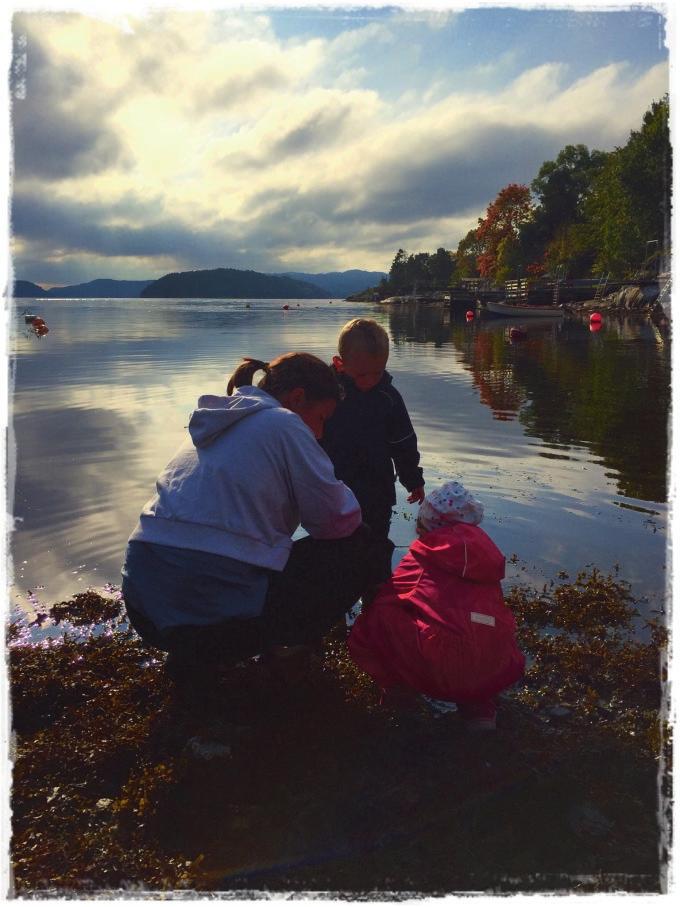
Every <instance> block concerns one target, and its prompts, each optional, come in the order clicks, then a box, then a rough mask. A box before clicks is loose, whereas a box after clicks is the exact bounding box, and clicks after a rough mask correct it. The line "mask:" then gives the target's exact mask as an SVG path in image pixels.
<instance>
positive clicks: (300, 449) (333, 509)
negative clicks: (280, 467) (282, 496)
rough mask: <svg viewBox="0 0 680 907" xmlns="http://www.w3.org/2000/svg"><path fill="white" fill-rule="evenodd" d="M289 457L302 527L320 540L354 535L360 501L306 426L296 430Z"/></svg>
mask: <svg viewBox="0 0 680 907" xmlns="http://www.w3.org/2000/svg"><path fill="white" fill-rule="evenodd" d="M290 440H292V439H289V442H290ZM286 457H287V461H288V476H289V481H290V486H291V492H292V495H293V499H294V501H295V503H296V505H297V508H298V511H299V515H300V523H301V524H302V528H303V529H304V530H305V531H306V532H308V533H309V534H310V535H311V536H312V538H316V539H340V538H345V537H346V536H348V535H351V534H352V533H353V532H354V530H355V529H357V528H358V527H359V526H360V525H361V507H360V506H359V502H358V501H357V499H356V498H355V496H354V493H353V492H352V491H350V489H349V488H348V487H347V486H346V485H345V483H344V482H341V481H339V480H338V479H336V478H335V473H334V471H333V464H332V463H331V461H330V460H329V458H328V454H326V452H325V451H324V450H323V448H322V447H321V445H320V444H319V443H318V442H317V440H316V439H315V438H314V436H313V435H312V433H311V431H310V430H309V429H308V428H307V427H306V426H304V425H300V426H299V428H298V429H297V430H296V431H295V442H294V448H291V447H290V446H288V445H287V447H286Z"/></svg>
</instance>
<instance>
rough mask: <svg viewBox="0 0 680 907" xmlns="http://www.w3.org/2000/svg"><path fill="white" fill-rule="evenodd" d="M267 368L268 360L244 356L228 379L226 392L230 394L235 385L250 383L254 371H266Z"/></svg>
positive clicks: (240, 385) (241, 385)
mask: <svg viewBox="0 0 680 907" xmlns="http://www.w3.org/2000/svg"><path fill="white" fill-rule="evenodd" d="M268 369H269V363H268V362H261V361H260V360H259V359H251V358H250V356H244V357H243V362H242V363H241V364H240V365H239V366H237V368H236V371H235V372H234V374H233V375H232V376H231V378H230V379H229V384H227V393H228V394H231V393H232V392H233V390H234V388H235V387H243V386H244V385H245V384H252V383H253V375H254V374H255V372H267V370H268Z"/></svg>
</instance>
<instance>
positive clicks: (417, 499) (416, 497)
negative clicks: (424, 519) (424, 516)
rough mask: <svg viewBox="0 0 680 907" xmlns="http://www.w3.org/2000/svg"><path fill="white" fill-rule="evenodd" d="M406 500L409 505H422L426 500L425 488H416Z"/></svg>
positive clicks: (422, 486)
mask: <svg viewBox="0 0 680 907" xmlns="http://www.w3.org/2000/svg"><path fill="white" fill-rule="evenodd" d="M406 500H407V501H408V502H409V504H416V503H417V504H422V503H423V501H424V500H425V486H424V485H421V486H420V487H419V488H414V489H413V491H412V492H411V494H410V495H409V496H408V497H407V498H406Z"/></svg>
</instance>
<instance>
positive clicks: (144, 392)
mask: <svg viewBox="0 0 680 907" xmlns="http://www.w3.org/2000/svg"><path fill="white" fill-rule="evenodd" d="M173 305H175V304H174V303H168V302H164V301H162V300H160V301H157V302H155V304H154V305H153V306H150V307H149V308H144V309H140V308H139V304H138V302H135V301H127V302H125V301H123V302H115V305H114V306H113V307H112V309H110V310H109V308H108V307H107V305H106V303H99V304H97V305H94V304H89V303H84V304H76V303H67V304H65V305H64V304H62V303H53V304H52V307H51V310H50V311H48V310H47V308H45V310H44V311H43V315H44V317H46V319H47V320H48V322H49V323H50V324H52V323H53V322H54V323H55V325H56V324H57V323H60V324H61V325H62V326H63V333H64V335H65V336H67V337H68V338H69V340H68V342H67V343H64V345H63V346H62V345H61V342H60V341H59V336H60V333H61V328H57V329H55V332H54V335H53V334H52V332H51V333H50V335H49V339H50V344H45V345H41V346H40V347H39V348H38V347H37V346H34V347H28V348H26V349H25V350H23V351H22V352H21V353H20V354H19V355H18V362H17V386H16V392H15V394H14V397H13V400H12V408H11V411H10V416H11V417H13V418H14V420H15V422H14V427H15V430H16V440H17V444H18V448H17V454H18V456H17V461H16V466H17V497H16V500H17V505H16V507H15V511H14V513H15V515H16V516H21V517H23V518H24V522H20V523H18V524H17V531H16V533H15V535H14V540H13V550H14V553H15V557H16V560H17V562H18V565H20V564H21V561H23V560H28V561H29V563H28V564H27V565H26V567H25V570H24V571H23V576H19V575H17V576H16V577H15V581H16V585H17V586H18V588H19V589H22V588H26V587H27V586H28V587H33V586H34V585H35V584H36V583H40V582H42V583H45V584H46V585H47V590H46V595H47V596H48V597H49V596H58V595H63V596H66V595H68V594H70V593H72V592H73V591H75V590H76V589H78V588H82V587H83V585H87V584H88V583H94V584H99V585H101V584H103V583H104V582H105V581H107V580H109V581H113V582H118V579H119V568H120V562H121V559H122V556H123V551H124V547H125V543H126V540H127V537H128V535H129V533H130V531H131V530H132V528H133V526H134V524H135V521H136V520H137V517H138V515H139V512H140V510H141V507H142V505H143V504H144V502H145V501H146V500H147V499H148V498H149V497H151V495H152V493H153V488H154V480H155V478H156V476H157V475H158V473H159V471H160V470H161V468H162V467H163V466H164V464H165V463H166V462H167V460H168V459H169V457H170V456H171V455H172V454H173V452H174V450H175V449H176V447H177V446H178V445H179V443H181V442H182V441H183V440H184V438H185V436H186V429H185V426H186V424H187V422H188V417H189V413H190V411H191V409H192V408H193V407H194V405H195V402H196V399H197V397H198V396H199V395H200V394H201V393H205V392H212V393H217V394H221V393H224V389H225V384H226V376H227V375H228V374H230V372H231V371H232V370H233V368H234V366H235V365H236V364H237V362H238V361H239V359H240V357H241V356H242V355H255V356H258V357H261V358H264V359H271V358H273V357H274V356H275V355H277V354H279V353H281V352H284V351H287V350H291V349H304V350H308V351H310V352H312V353H315V354H317V355H320V356H321V357H322V358H324V359H325V360H327V361H328V360H329V359H330V356H331V355H332V353H333V352H334V350H335V348H336V342H337V335H338V332H339V330H340V328H341V327H342V325H344V324H345V322H346V321H347V320H348V319H349V318H351V317H355V316H363V315H367V316H369V317H375V318H376V319H377V320H379V321H381V322H382V323H383V324H385V326H386V327H388V328H389V329H390V330H391V329H392V327H393V324H397V325H398V331H397V332H398V333H399V336H400V342H399V344H398V345H395V346H394V347H393V350H392V353H391V356H390V362H389V370H390V371H391V372H392V373H393V375H394V379H395V385H396V387H397V388H398V389H399V391H400V392H401V393H402V395H403V396H404V399H405V401H406V404H407V407H408V409H409V412H410V414H411V417H412V420H413V423H414V426H415V428H416V432H417V434H418V439H419V447H420V450H421V454H422V464H423V466H424V468H425V477H426V481H427V487H428V488H430V489H431V488H432V487H434V486H435V485H437V484H441V483H442V482H444V481H446V480H448V479H451V478H458V479H460V480H462V481H463V483H464V484H465V485H466V486H468V487H469V488H470V489H471V490H473V491H474V492H475V493H476V494H477V495H478V496H479V497H480V499H481V500H482V501H483V502H484V504H485V508H486V516H485V521H484V527H485V528H486V529H487V531H488V532H489V534H490V535H491V536H492V537H493V539H494V541H496V543H497V544H498V545H499V547H500V548H501V550H503V551H504V552H505V553H506V554H507V555H508V556H509V555H510V554H512V553H515V552H516V553H517V554H519V556H520V557H521V558H523V559H524V560H526V561H527V562H528V568H527V571H526V572H525V573H523V574H522V576H523V577H525V578H526V577H527V576H528V575H529V574H531V576H535V577H537V578H538V581H539V582H543V581H547V580H549V579H550V578H552V576H554V574H555V573H556V572H557V571H558V570H560V569H566V570H567V571H569V572H571V573H572V574H573V573H575V571H576V570H577V569H581V568H582V567H583V566H585V565H586V564H587V563H597V564H598V565H599V566H601V567H602V568H603V569H605V570H606V569H608V567H609V566H610V564H612V563H613V562H615V561H617V560H618V561H620V562H621V563H622V565H624V569H623V571H622V575H623V576H624V577H625V578H627V579H631V580H632V581H634V582H637V583H639V585H640V588H642V589H644V590H645V591H646V590H647V589H655V590H656V589H658V590H661V589H662V587H663V571H662V570H661V567H662V565H663V563H664V557H665V548H664V545H665V539H664V532H663V531H660V532H657V533H656V534H655V533H653V532H651V531H649V529H647V528H645V527H644V522H645V520H647V519H648V518H649V514H648V513H641V512H637V511H633V510H628V509H623V508H621V507H615V506H613V504H614V503H617V502H616V501H615V500H614V498H615V497H616V495H617V491H616V488H617V485H616V482H617V479H618V477H617V475H614V476H613V477H609V476H608V474H607V472H606V471H605V469H606V467H605V466H603V465H602V463H601V462H600V460H599V458H597V457H596V456H595V455H594V454H593V453H592V452H591V451H589V450H588V449H587V447H586V446H584V444H583V443H578V444H577V443H576V442H574V443H571V444H569V443H566V441H565V442H564V443H560V444H557V443H556V442H554V441H551V442H549V443H545V442H543V441H542V440H541V439H540V438H538V439H537V438H536V437H534V436H532V435H529V434H528V433H526V432H527V430H526V428H525V427H524V426H523V425H522V424H521V423H520V422H518V421H516V420H515V421H509V422H502V423H501V422H498V421H497V420H494V417H493V413H492V411H491V409H489V408H488V407H486V406H483V405H480V400H479V392H478V390H477V388H476V387H475V384H474V374H473V371H472V370H471V367H470V364H469V355H468V348H467V347H465V346H463V348H462V349H460V348H456V346H455V345H454V342H453V341H454V339H457V338H456V334H455V332H456V331H459V330H460V326H459V325H456V324H455V323H451V322H450V321H449V320H447V319H448V318H449V313H448V311H447V310H444V309H441V310H439V311H438V313H435V312H433V311H430V310H421V311H422V313H423V317H422V321H421V319H420V318H419V315H418V311H417V310H413V311H410V312H408V313H407V312H404V313H403V318H402V319H400V320H399V321H398V322H396V321H394V322H393V319H392V318H391V316H390V315H389V313H387V312H386V311H384V310H383V309H382V308H375V309H374V308H372V307H369V306H367V307H365V308H364V307H362V306H356V305H350V304H344V303H337V304H333V305H328V303H327V302H325V303H321V304H320V303H318V302H305V303H303V304H302V305H301V306H300V308H299V309H297V307H295V309H294V310H290V311H289V312H282V311H281V310H280V305H281V303H280V302H279V303H276V302H274V301H268V303H267V304H266V305H265V306H263V307H262V308H261V309H259V310H258V309H255V308H253V309H250V310H245V308H244V305H243V304H241V303H210V302H207V301H206V302H202V303H200V304H192V303H183V302H180V303H178V304H177V305H178V306H179V307H180V308H178V310H177V312H175V313H174V315H175V316H176V317H174V318H173V317H171V315H170V314H168V317H167V319H165V316H166V314H167V313H168V310H169V309H170V308H171V307H172V306H173ZM254 305H259V303H254ZM83 308H85V309H87V310H88V312H90V313H94V314H96V316H97V317H93V318H90V319H89V320H88V322H87V324H85V323H84V322H83V321H82V320H81V317H80V315H81V310H82V309H83ZM149 319H150V320H151V321H152V322H153V330H158V331H159V332H160V327H159V325H162V323H163V321H164V319H165V320H167V323H168V334H167V335H166V336H163V335H162V334H161V335H160V336H157V337H155V338H154V337H151V336H148V337H147V336H144V339H143V340H142V341H141V342H135V341H132V340H130V339H129V338H133V337H136V336H139V335H140V333H141V334H142V335H143V332H144V331H148V330H149V329H150V328H149V325H147V324H146V323H145V322H146V321H147V320H149ZM215 319H217V320H218V323H219V324H220V327H219V328H218V329H216V328H215V326H214V325H215V323H216V322H215ZM76 335H79V339H78V342H77V343H75V342H74V340H73V338H74V337H75V336H76ZM53 336H55V337H56V341H55V342H52V338H53ZM107 336H108V337H110V338H111V339H110V341H109V342H104V340H103V338H105V337H107ZM413 338H418V339H417V340H415V339H413ZM489 349H490V353H489V355H490V356H492V354H493V351H494V349H495V347H494V345H493V344H492V345H491V347H490V348H489ZM499 349H500V347H499ZM489 361H491V362H493V361H494V360H493V358H491V359H490V360H489ZM498 361H499V364H502V359H501V360H498ZM555 450H558V451H561V452H564V454H565V457H566V458H565V459H561V458H560V459H546V454H551V455H552V454H554V451H555ZM567 454H568V456H566V455H567ZM397 493H398V501H399V503H398V505H397V508H396V510H397V515H396V516H395V518H394V521H393V530H392V538H393V540H394V541H395V542H396V543H397V544H398V545H402V546H406V545H408V544H409V543H410V541H412V539H413V535H414V527H415V521H414V519H413V518H414V517H415V514H416V513H417V508H416V507H414V506H412V505H409V504H407V503H406V501H405V496H406V494H405V492H404V491H403V489H402V488H401V486H399V485H398V486H397ZM636 503H639V504H640V506H641V507H644V505H645V502H643V501H640V502H636ZM654 509H655V510H660V511H661V514H662V515H661V516H660V517H659V518H656V517H655V519H657V520H658V523H659V525H660V528H661V529H663V525H664V516H663V514H664V513H665V508H663V507H659V506H658V505H654ZM401 553H402V554H403V550H402V551H401ZM81 565H85V566H84V567H81ZM79 568H80V569H79ZM78 569H79V572H75V573H74V572H73V571H78ZM508 574H509V575H511V570H510V568H509V570H508ZM79 577H80V579H79Z"/></svg>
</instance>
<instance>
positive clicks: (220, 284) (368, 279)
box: [14, 268, 387, 299]
mask: <svg viewBox="0 0 680 907" xmlns="http://www.w3.org/2000/svg"><path fill="white" fill-rule="evenodd" d="M386 277H387V274H386V273H384V272H383V271H361V270H356V269H354V270H350V271H330V272H327V273H324V274H308V273H304V272H301V271H296V272H293V271H291V272H288V273H286V274H264V273H260V272H258V271H239V270H237V269H235V268H215V269H212V270H206V271H181V272H178V273H173V274H166V275H165V276H164V277H161V278H160V279H158V280H113V279H109V278H99V279H97V280H90V281H88V282H87V283H78V284H72V285H70V286H65V287H41V286H40V285H39V284H36V283H33V282H32V281H30V280H16V281H15V282H14V296H15V298H27V297H31V298H36V299H38V298H40V299H44V298H51V299H79V298H82V299H136V298H140V297H142V298H155V299H160V298H166V299H167V298H169V299H178V298H185V299H186V298H189V299H191V298H197V299H201V298H212V299H232V298H236V299H239V298H240V299H322V298H324V297H326V296H331V297H335V298H339V297H342V298H346V297H347V296H350V295H351V294H352V293H356V292H357V291H360V290H364V289H366V288H367V287H368V286H372V285H374V284H376V283H377V282H378V281H380V280H382V279H384V278H386Z"/></svg>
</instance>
